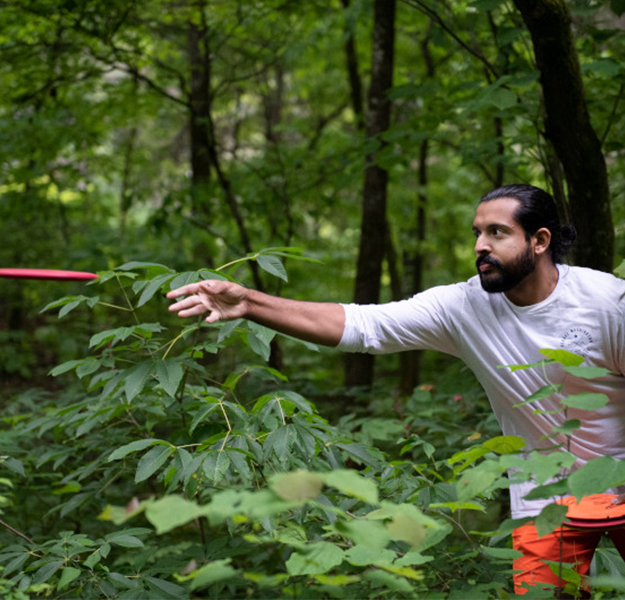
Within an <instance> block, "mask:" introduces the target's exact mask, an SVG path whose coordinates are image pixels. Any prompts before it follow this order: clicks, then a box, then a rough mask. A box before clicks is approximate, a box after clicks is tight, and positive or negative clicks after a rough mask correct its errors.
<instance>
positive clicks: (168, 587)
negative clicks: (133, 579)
mask: <svg viewBox="0 0 625 600" xmlns="http://www.w3.org/2000/svg"><path fill="white" fill-rule="evenodd" d="M141 578H142V579H143V580H144V581H147V582H148V583H149V584H150V586H151V587H153V588H156V590H157V591H158V592H159V597H160V596H161V595H162V594H167V596H169V597H171V598H175V599H176V600H179V599H180V598H186V597H187V593H186V590H185V589H184V588H183V587H181V586H179V585H176V584H175V583H171V582H170V581H165V580H164V579H158V578H156V577H149V576H148V575H144V574H142V576H141ZM165 597H166V596H165ZM165 597H163V599H164V598H165Z"/></svg>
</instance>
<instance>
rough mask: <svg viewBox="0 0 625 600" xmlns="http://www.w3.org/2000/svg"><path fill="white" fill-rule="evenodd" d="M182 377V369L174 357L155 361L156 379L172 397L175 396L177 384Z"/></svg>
mask: <svg viewBox="0 0 625 600" xmlns="http://www.w3.org/2000/svg"><path fill="white" fill-rule="evenodd" d="M183 377H184V369H183V368H182V365H181V364H180V362H179V361H177V360H176V359H173V358H167V359H165V360H159V361H157V362H156V379H157V381H158V382H159V383H160V384H161V387H162V388H163V389H164V390H165V392H166V393H167V394H168V395H169V396H171V397H172V398H175V397H176V392H177V391H178V386H179V385H180V382H181V381H182V378H183Z"/></svg>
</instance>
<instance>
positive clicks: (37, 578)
mask: <svg viewBox="0 0 625 600" xmlns="http://www.w3.org/2000/svg"><path fill="white" fill-rule="evenodd" d="M64 564H65V561H64V560H54V561H52V562H49V563H47V564H45V565H43V567H41V568H40V569H39V570H38V571H37V572H36V573H35V574H34V575H33V583H35V584H36V583H45V582H46V581H48V579H50V577H52V575H54V574H55V573H56V572H57V571H58V570H59V569H60V568H61V567H62V566H63V565H64Z"/></svg>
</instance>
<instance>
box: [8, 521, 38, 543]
mask: <svg viewBox="0 0 625 600" xmlns="http://www.w3.org/2000/svg"><path fill="white" fill-rule="evenodd" d="M0 525H2V527H5V528H6V529H8V530H9V531H10V532H11V533H14V534H15V535H17V536H19V537H21V538H22V539H24V540H26V541H27V542H28V543H29V544H31V545H33V546H34V545H35V542H33V540H31V539H30V538H29V537H28V536H27V535H24V534H23V533H22V532H21V531H18V530H17V529H15V528H14V527H11V526H10V525H9V524H8V523H6V522H5V521H3V520H2V519H0Z"/></svg>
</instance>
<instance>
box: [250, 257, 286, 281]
mask: <svg viewBox="0 0 625 600" xmlns="http://www.w3.org/2000/svg"><path fill="white" fill-rule="evenodd" d="M256 262H257V263H258V266H259V267H260V268H261V269H262V270H263V271H267V273H270V274H271V275H275V276H276V277H279V278H280V279H282V280H283V281H288V280H289V278H288V277H287V274H286V270H285V268H284V265H283V264H282V261H281V260H280V259H279V258H278V257H277V256H272V255H271V254H258V255H257V256H256Z"/></svg>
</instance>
